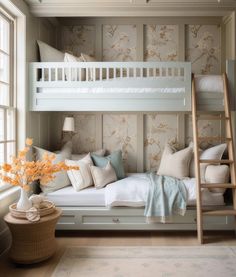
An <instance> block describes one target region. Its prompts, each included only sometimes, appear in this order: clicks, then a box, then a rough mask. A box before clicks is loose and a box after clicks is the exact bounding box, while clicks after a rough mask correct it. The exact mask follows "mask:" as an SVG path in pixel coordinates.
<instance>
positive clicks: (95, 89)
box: [38, 75, 224, 94]
mask: <svg viewBox="0 0 236 277" xmlns="http://www.w3.org/2000/svg"><path fill="white" fill-rule="evenodd" d="M158 78H160V80H164V79H171V80H173V79H174V80H178V81H184V80H183V78H182V77H172V78H171V77H155V80H156V81H158ZM133 79H134V78H132V77H131V78H130V80H131V81H133ZM135 79H137V80H140V79H142V78H135ZM148 79H150V81H152V82H153V80H154V79H153V77H149V78H148V77H145V78H144V80H145V82H146V81H148ZM122 80H126V81H127V80H128V79H127V78H122V79H120V78H115V79H112V78H110V79H108V80H106V79H104V80H96V81H89V82H88V84H89V85H88V87H72V88H71V87H67V88H66V93H85V94H86V93H94V94H100V93H185V88H184V87H176V88H173V87H164V88H163V87H161V88H158V87H154V88H153V87H129V86H127V87H115V85H114V87H104V86H103V83H104V84H105V83H109V82H111V83H112V82H114V83H117V82H119V81H121V82H122ZM40 81H41V80H40ZM47 82H48V81H45V82H44V83H45V84H47ZM82 83H83V84H85V82H82ZM91 84H94V86H92V87H91V86H90V85H91ZM95 84H96V85H95ZM195 84H196V92H211V93H223V91H224V87H223V79H222V76H221V75H195ZM58 86H59V87H58ZM38 92H39V93H65V88H64V87H61V86H60V81H58V82H56V83H55V87H43V88H40V87H39V88H38Z"/></svg>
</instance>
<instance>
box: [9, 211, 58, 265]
mask: <svg viewBox="0 0 236 277" xmlns="http://www.w3.org/2000/svg"><path fill="white" fill-rule="evenodd" d="M60 215H61V210H60V209H56V210H55V212H54V213H52V214H50V215H47V216H43V217H41V218H40V220H39V221H38V222H29V221H28V220H26V219H17V218H15V217H13V216H12V215H11V214H10V213H8V214H7V215H6V216H5V217H4V220H5V222H6V223H7V225H8V227H9V229H10V231H11V234H12V245H11V249H10V258H11V259H12V260H13V261H14V262H16V263H21V264H32V263H37V262H40V261H43V260H46V259H48V258H49V257H51V256H52V255H53V254H54V252H55V251H56V240H55V225H56V223H57V220H58V218H59V217H60Z"/></svg>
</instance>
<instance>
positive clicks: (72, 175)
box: [65, 153, 93, 191]
mask: <svg viewBox="0 0 236 277" xmlns="http://www.w3.org/2000/svg"><path fill="white" fill-rule="evenodd" d="M65 163H66V165H68V166H79V170H74V169H72V170H68V171H67V174H68V177H69V179H70V181H71V184H72V186H73V188H74V189H75V190H76V191H80V190H82V189H84V188H87V187H90V186H92V185H93V178H92V175H91V170H90V166H91V165H93V161H92V159H91V156H90V153H88V154H87V155H86V156H85V157H84V158H83V159H81V160H78V161H73V160H65Z"/></svg>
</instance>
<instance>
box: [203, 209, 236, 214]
mask: <svg viewBox="0 0 236 277" xmlns="http://www.w3.org/2000/svg"><path fill="white" fill-rule="evenodd" d="M202 214H204V215H236V210H214V211H203V212H202Z"/></svg>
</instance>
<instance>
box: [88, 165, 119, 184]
mask: <svg viewBox="0 0 236 277" xmlns="http://www.w3.org/2000/svg"><path fill="white" fill-rule="evenodd" d="M90 169H91V173H92V176H93V181H94V185H95V187H96V188H97V189H100V188H103V187H105V186H106V185H108V184H110V183H112V182H115V181H116V180H117V177H116V172H115V170H114V168H113V167H112V165H111V162H110V161H108V163H107V165H106V166H105V167H104V168H101V167H97V166H93V165H92V166H90Z"/></svg>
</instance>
